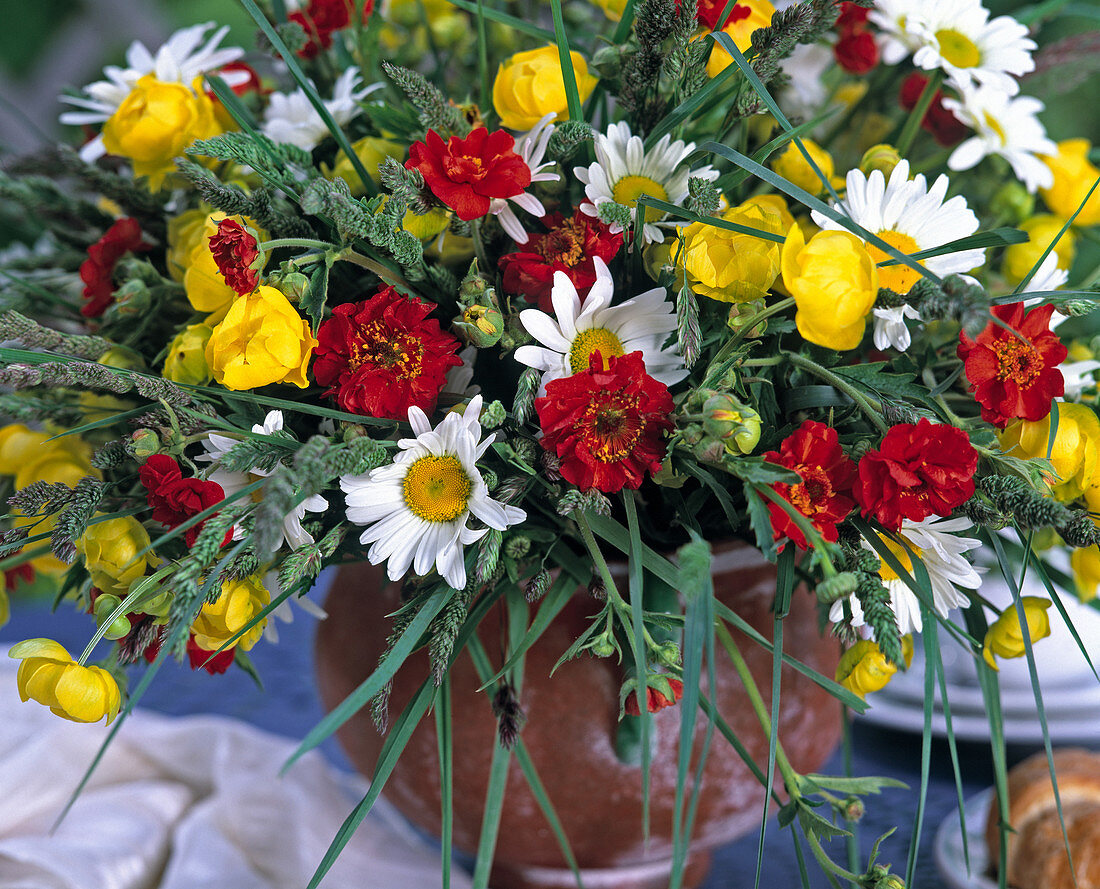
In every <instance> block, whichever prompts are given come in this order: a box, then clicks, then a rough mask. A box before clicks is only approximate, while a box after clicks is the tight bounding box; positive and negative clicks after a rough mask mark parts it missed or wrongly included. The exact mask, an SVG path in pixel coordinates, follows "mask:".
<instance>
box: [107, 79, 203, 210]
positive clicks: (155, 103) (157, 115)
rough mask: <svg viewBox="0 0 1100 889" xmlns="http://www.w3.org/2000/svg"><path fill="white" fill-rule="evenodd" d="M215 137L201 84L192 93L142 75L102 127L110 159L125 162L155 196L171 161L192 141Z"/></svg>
mask: <svg viewBox="0 0 1100 889" xmlns="http://www.w3.org/2000/svg"><path fill="white" fill-rule="evenodd" d="M220 132H222V127H221V124H219V123H218V120H217V117H216V116H215V114H214V105H213V103H212V102H211V101H210V98H209V96H207V95H206V93H205V92H204V91H203V88H202V81H201V79H198V80H197V81H196V86H195V87H194V88H192V87H189V86H187V85H185V84H182V83H166V82H164V81H161V80H157V78H156V77H155V76H154V75H153V74H146V75H145V76H144V77H142V78H141V79H140V80H139V81H138V82H137V84H136V85H135V86H134V88H133V90H131V91H130V94H129V95H128V96H127V97H126V98H125V99H123V100H122V104H121V105H119V107H118V110H117V111H116V112H115V113H114V114H112V115H111V117H110V118H109V119H108V120H107V122H106V123H105V124H104V125H103V145H104V147H105V148H106V149H107V150H108V151H109V152H110V153H111V154H117V155H120V156H122V157H128V158H130V160H131V161H133V163H134V173H136V174H137V175H138V176H148V177H149V187H150V188H151V189H152V190H153V191H158V190H159V189H160V186H161V183H162V182H163V181H164V177H165V175H166V174H168V173H170V172H171V171H172V170H173V169H174V168H175V164H174V163H173V161H174V159H175V158H176V157H179V156H180V155H181V154H183V153H184V152H185V151H186V150H187V148H188V147H190V145H191V143H192V142H194V141H195V140H196V139H209V138H210V137H211V136H216V135H218V134H219V133H220Z"/></svg>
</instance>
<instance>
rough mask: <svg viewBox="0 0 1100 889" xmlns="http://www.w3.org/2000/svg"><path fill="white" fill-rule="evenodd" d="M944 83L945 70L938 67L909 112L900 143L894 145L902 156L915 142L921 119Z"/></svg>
mask: <svg viewBox="0 0 1100 889" xmlns="http://www.w3.org/2000/svg"><path fill="white" fill-rule="evenodd" d="M942 83H943V70H942V69H939V68H937V69H936V70H935V71H933V72H932V74H931V76H929V78H928V83H926V84H925V85H924V90H923V91H922V92H921V94H920V98H919V99H917V104H916V106H914V108H913V110H912V111H910V112H909V118H908V120H906V121H905V126H904V127H902V130H901V135H900V136H899V137H898V143H897V145H895V146H894V147H895V148H897V150H898V154H900V155H901V156H902V157H905V155H906V153H907V152H908V151H909V148H910V146H911V145H912V144H913V139H915V138H916V135H917V130H918V129H920V125H921V121H923V120H924V115H926V114H927V113H928V109H929V108H930V107H931V105H932V99H934V98H935V96H936V92H937V91H938V90H939V88H940V85H941V84H942Z"/></svg>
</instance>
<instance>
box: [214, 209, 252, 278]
mask: <svg viewBox="0 0 1100 889" xmlns="http://www.w3.org/2000/svg"><path fill="white" fill-rule="evenodd" d="M210 253H211V254H212V255H213V257H214V264H215V265H217V267H218V271H219V272H221V274H222V277H223V278H225V283H226V284H228V285H229V286H230V287H232V288H233V289H234V290H235V291H236V292H237V293H239V294H242V295H243V294H245V293H251V292H252V291H253V290H255V289H256V285H258V284H259V283H260V275H259V272H257V271H256V270H255V269H254V268H252V263H254V262H255V261H256V258H257V257H258V256H259V255H260V250H259V245H258V244H257V243H256V238H255V237H253V236H252V235H251V234H250V233H249V231H248V229H246V228H245V227H244V226H243V225H241V224H240V223H239V222H236V221H235V220H233V219H222V220H221V221H219V222H218V230H217V231H216V232H214V234H212V235H211V236H210Z"/></svg>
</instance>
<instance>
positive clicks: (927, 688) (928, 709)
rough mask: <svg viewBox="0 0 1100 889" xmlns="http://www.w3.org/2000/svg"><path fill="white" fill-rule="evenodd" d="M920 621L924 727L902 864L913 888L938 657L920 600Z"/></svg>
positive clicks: (932, 628)
mask: <svg viewBox="0 0 1100 889" xmlns="http://www.w3.org/2000/svg"><path fill="white" fill-rule="evenodd" d="M920 610H921V618H922V621H921V622H922V623H923V624H924V631H923V632H922V633H921V638H922V639H923V640H924V727H923V729H922V732H921V748H920V753H921V756H920V796H919V797H918V798H917V813H916V815H915V816H914V818H913V833H912V837H911V839H910V841H909V856H908V858H907V860H906V862H905V885H907V886H912V885H913V873H914V871H915V870H916V867H917V851H918V849H919V847H920V836H921V832H922V831H923V830H924V811H925V807H926V804H927V802H928V774H929V770H930V768H931V765H932V706H933V703H934V702H933V696H934V695H935V680H936V663H937V661H936V660H934V659H935V658H937V656H938V651H939V649H938V647H937V644H936V641H937V640H934V639H933V637H934V636H935V634H936V632H937V629H936V624H935V622H934V621H932V620H930V619H929V618H930V616H931V614H930V609H929V608H928V606H927V605H926V604H925V602H924V601H923V600H922V601H921V603H920Z"/></svg>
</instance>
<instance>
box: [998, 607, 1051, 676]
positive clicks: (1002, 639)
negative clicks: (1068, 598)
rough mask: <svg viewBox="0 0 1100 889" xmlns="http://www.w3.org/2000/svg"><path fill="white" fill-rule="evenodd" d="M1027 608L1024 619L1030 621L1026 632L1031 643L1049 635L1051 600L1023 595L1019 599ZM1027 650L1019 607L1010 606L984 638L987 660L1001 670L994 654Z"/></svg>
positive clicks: (1018, 653) (1011, 654)
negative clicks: (1017, 608) (1018, 611)
mask: <svg viewBox="0 0 1100 889" xmlns="http://www.w3.org/2000/svg"><path fill="white" fill-rule="evenodd" d="M1020 604H1021V605H1022V606H1023V609H1024V619H1025V620H1026V621H1027V634H1028V637H1029V638H1030V639H1031V642H1032V644H1034V643H1036V642H1038V641H1039V640H1040V639H1043V638H1045V637H1047V636H1049V635H1050V618H1049V617H1048V616H1047V609H1048V608H1050V604H1051V603H1050V599H1043V598H1040V597H1039V596H1024V597H1023V598H1021V599H1020ZM1026 653H1027V648H1026V646H1025V645H1024V631H1023V627H1021V626H1020V615H1019V614H1017V612H1016V606H1015V605H1010V606H1008V608H1006V609H1005V610H1004V611H1003V612H1001V616H1000V617H998V618H997V619H996V620H995V621H994V622H993V623H992V624H990V625H989V629H988V630H986V633H985V640H984V641H983V643H982V656H983V657H984V658H985V662H986V663H987V664H989V666H991V667H992V668H993V669H994V670H997V669H999V667H998V666H997V662H996V661H995V660H993V656H994V655H997V657H1023V656H1024V654H1026Z"/></svg>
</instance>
